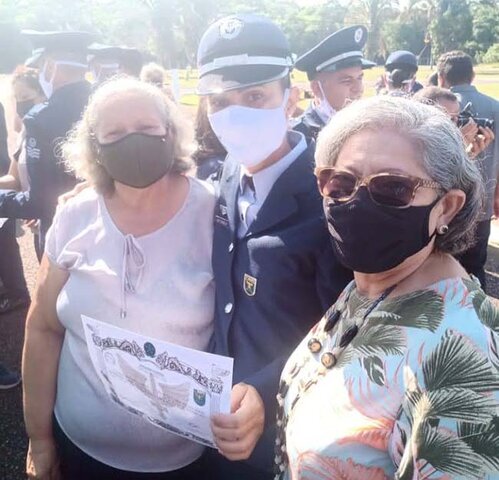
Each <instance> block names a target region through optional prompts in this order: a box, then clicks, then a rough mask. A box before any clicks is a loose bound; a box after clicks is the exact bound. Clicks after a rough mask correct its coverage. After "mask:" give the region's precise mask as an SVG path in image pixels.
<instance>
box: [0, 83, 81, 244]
mask: <svg viewBox="0 0 499 480" xmlns="http://www.w3.org/2000/svg"><path fill="white" fill-rule="evenodd" d="M89 95H90V84H89V83H88V82H76V83H72V84H69V85H66V86H64V87H61V88H59V89H57V90H56V91H55V92H54V93H53V94H52V96H51V97H50V99H49V101H48V102H46V103H43V104H41V105H38V106H35V107H34V108H32V109H31V110H30V112H29V113H28V115H26V117H24V125H25V128H26V164H27V168H28V175H29V178H30V190H29V191H28V192H14V191H10V190H0V217H13V218H25V219H32V218H39V219H40V230H41V234H40V242H41V243H42V245H41V247H42V248H43V243H44V240H45V234H46V232H47V230H48V228H49V227H50V225H51V223H52V218H53V217H54V213H55V209H56V207H57V197H58V196H59V195H61V194H62V193H64V192H67V191H68V190H71V189H72V188H73V187H74V185H75V183H76V181H75V178H74V176H73V175H71V174H68V173H66V172H65V171H64V167H63V166H62V165H61V159H60V155H58V151H57V150H58V148H57V147H58V144H59V142H61V141H62V140H63V139H64V138H65V137H66V135H67V133H68V132H69V130H71V128H72V127H73V125H74V124H75V123H76V122H77V121H78V120H79V119H80V117H81V115H82V113H83V109H84V108H85V106H86V104H87V102H88V97H89Z"/></svg>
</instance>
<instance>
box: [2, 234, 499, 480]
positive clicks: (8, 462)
mask: <svg viewBox="0 0 499 480" xmlns="http://www.w3.org/2000/svg"><path fill="white" fill-rule="evenodd" d="M32 240H33V239H32V237H31V234H28V233H27V234H26V235H24V236H23V237H22V238H20V239H19V243H20V245H21V249H22V253H23V261H24V267H25V272H26V278H27V280H28V286H29V288H30V291H33V288H34V285H35V281H36V270H37V267H38V263H37V261H36V257H35V254H34V250H33V242H32ZM496 272H499V224H497V225H494V226H493V230H492V235H491V245H490V248H489V264H488V281H489V289H488V290H489V294H491V295H493V296H494V297H496V298H499V273H496ZM25 315H26V312H25V311H19V312H15V313H13V314H10V315H3V316H0V361H2V362H5V363H6V364H7V365H8V366H9V367H11V368H15V369H19V366H20V360H21V348H22V342H23V328H24V318H25ZM25 451H26V437H25V434H24V427H23V419H22V411H21V388H20V387H18V388H16V389H14V390H8V391H0V480H21V479H24V478H25V477H24V475H23V472H24V455H25Z"/></svg>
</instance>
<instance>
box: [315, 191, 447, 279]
mask: <svg viewBox="0 0 499 480" xmlns="http://www.w3.org/2000/svg"><path fill="white" fill-rule="evenodd" d="M439 200H440V198H438V199H437V200H435V201H434V202H433V203H431V204H430V205H424V206H417V207H415V206H410V207H407V208H393V207H388V206H383V205H378V204H376V203H375V202H374V201H373V200H372V198H371V196H370V195H369V192H368V191H367V188H366V187H360V188H359V190H358V192H357V193H356V194H355V196H354V197H353V198H352V199H351V200H350V201H348V202H345V203H341V204H334V203H332V202H331V201H328V199H327V198H326V199H324V212H325V214H326V220H327V223H328V227H329V233H330V234H331V237H332V242H333V248H334V250H335V252H336V255H337V257H338V260H340V262H341V263H342V264H343V265H344V266H345V267H347V268H349V269H351V270H353V271H354V272H360V273H380V272H386V271H388V270H391V269H392V268H395V267H396V266H397V265H400V264H401V263H402V262H403V261H404V260H406V259H407V258H409V257H411V256H412V255H414V254H416V253H417V252H419V251H420V250H422V249H423V248H424V247H426V246H427V245H428V244H429V243H430V242H431V240H432V239H433V238H434V237H435V235H436V231H435V232H434V233H433V234H431V235H430V233H429V222H430V214H431V211H432V210H433V207H434V206H435V205H436V204H437V203H438V202H439Z"/></svg>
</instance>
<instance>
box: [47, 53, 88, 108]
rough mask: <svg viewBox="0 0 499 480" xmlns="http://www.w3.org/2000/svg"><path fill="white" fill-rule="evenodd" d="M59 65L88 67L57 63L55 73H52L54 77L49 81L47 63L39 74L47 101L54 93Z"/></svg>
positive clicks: (74, 63) (75, 63) (80, 64)
mask: <svg viewBox="0 0 499 480" xmlns="http://www.w3.org/2000/svg"><path fill="white" fill-rule="evenodd" d="M59 65H68V66H70V67H80V68H87V65H85V64H84V63H79V62H64V61H57V62H55V63H54V71H53V72H52V77H51V78H50V80H49V79H47V75H46V70H47V62H45V64H44V65H43V69H42V70H41V72H40V73H39V74H38V82H39V83H40V87H41V88H42V90H43V93H44V95H45V96H46V97H47V100H48V99H49V98H50V97H51V96H52V94H53V93H54V80H55V74H56V73H57V67H58V66H59Z"/></svg>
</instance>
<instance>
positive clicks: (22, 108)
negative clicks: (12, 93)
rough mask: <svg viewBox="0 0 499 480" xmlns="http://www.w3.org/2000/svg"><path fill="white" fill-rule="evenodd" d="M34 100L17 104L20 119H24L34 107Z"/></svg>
mask: <svg viewBox="0 0 499 480" xmlns="http://www.w3.org/2000/svg"><path fill="white" fill-rule="evenodd" d="M34 105H35V102H34V100H24V101H22V102H16V112H17V114H18V115H19V117H20V118H24V117H25V116H26V114H27V113H28V112H29V111H30V110H31V109H32V108H33V107H34Z"/></svg>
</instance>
